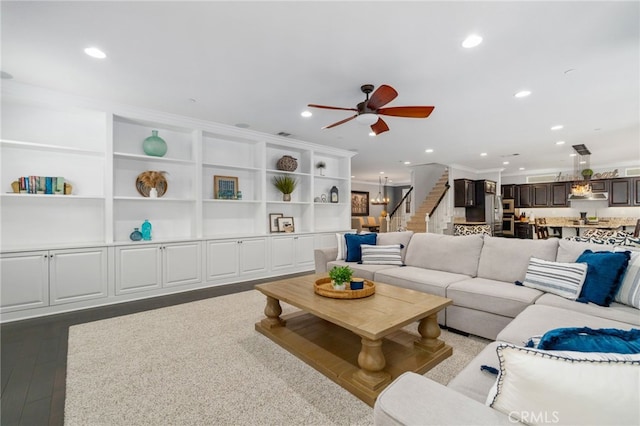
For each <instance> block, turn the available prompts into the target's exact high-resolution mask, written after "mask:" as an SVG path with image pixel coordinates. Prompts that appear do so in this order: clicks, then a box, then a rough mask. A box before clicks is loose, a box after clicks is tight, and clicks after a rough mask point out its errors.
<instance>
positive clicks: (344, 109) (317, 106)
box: [307, 104, 358, 111]
mask: <svg viewBox="0 0 640 426" xmlns="http://www.w3.org/2000/svg"><path fill="white" fill-rule="evenodd" d="M307 106H309V107H312V108H324V109H339V110H343V111H358V110H357V109H355V108H342V107H334V106H327V105H316V104H309V105H307Z"/></svg>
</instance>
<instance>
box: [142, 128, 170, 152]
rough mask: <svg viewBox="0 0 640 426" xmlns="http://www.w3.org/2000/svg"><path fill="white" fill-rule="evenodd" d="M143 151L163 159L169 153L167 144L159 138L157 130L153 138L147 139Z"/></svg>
mask: <svg viewBox="0 0 640 426" xmlns="http://www.w3.org/2000/svg"><path fill="white" fill-rule="evenodd" d="M142 149H143V150H144V153H145V154H147V155H152V156H154V157H162V156H164V155H165V154H166V153H167V143H166V142H165V141H164V139H162V138H161V137H160V136H158V131H157V130H152V131H151V136H149V137H148V138H146V139H145V140H144V142H143V143H142Z"/></svg>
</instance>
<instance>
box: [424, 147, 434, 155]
mask: <svg viewBox="0 0 640 426" xmlns="http://www.w3.org/2000/svg"><path fill="white" fill-rule="evenodd" d="M424 152H426V153H428V154H431V153H432V152H433V150H432V149H431V148H429V149H425V150H424Z"/></svg>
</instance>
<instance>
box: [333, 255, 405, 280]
mask: <svg viewBox="0 0 640 426" xmlns="http://www.w3.org/2000/svg"><path fill="white" fill-rule="evenodd" d="M334 266H348V267H350V268H351V269H353V276H354V277H358V278H364V279H365V280H371V281H373V277H374V275H375V273H376V271H380V270H383V269H389V268H399V267H400V266H394V265H362V264H359V263H357V262H345V261H344V260H334V261H332V262H327V271H330V270H331V268H333V267H334Z"/></svg>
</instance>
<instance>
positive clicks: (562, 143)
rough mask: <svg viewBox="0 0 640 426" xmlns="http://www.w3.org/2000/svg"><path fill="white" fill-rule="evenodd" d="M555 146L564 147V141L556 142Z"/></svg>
mask: <svg viewBox="0 0 640 426" xmlns="http://www.w3.org/2000/svg"><path fill="white" fill-rule="evenodd" d="M556 145H564V141H558V142H556Z"/></svg>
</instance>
